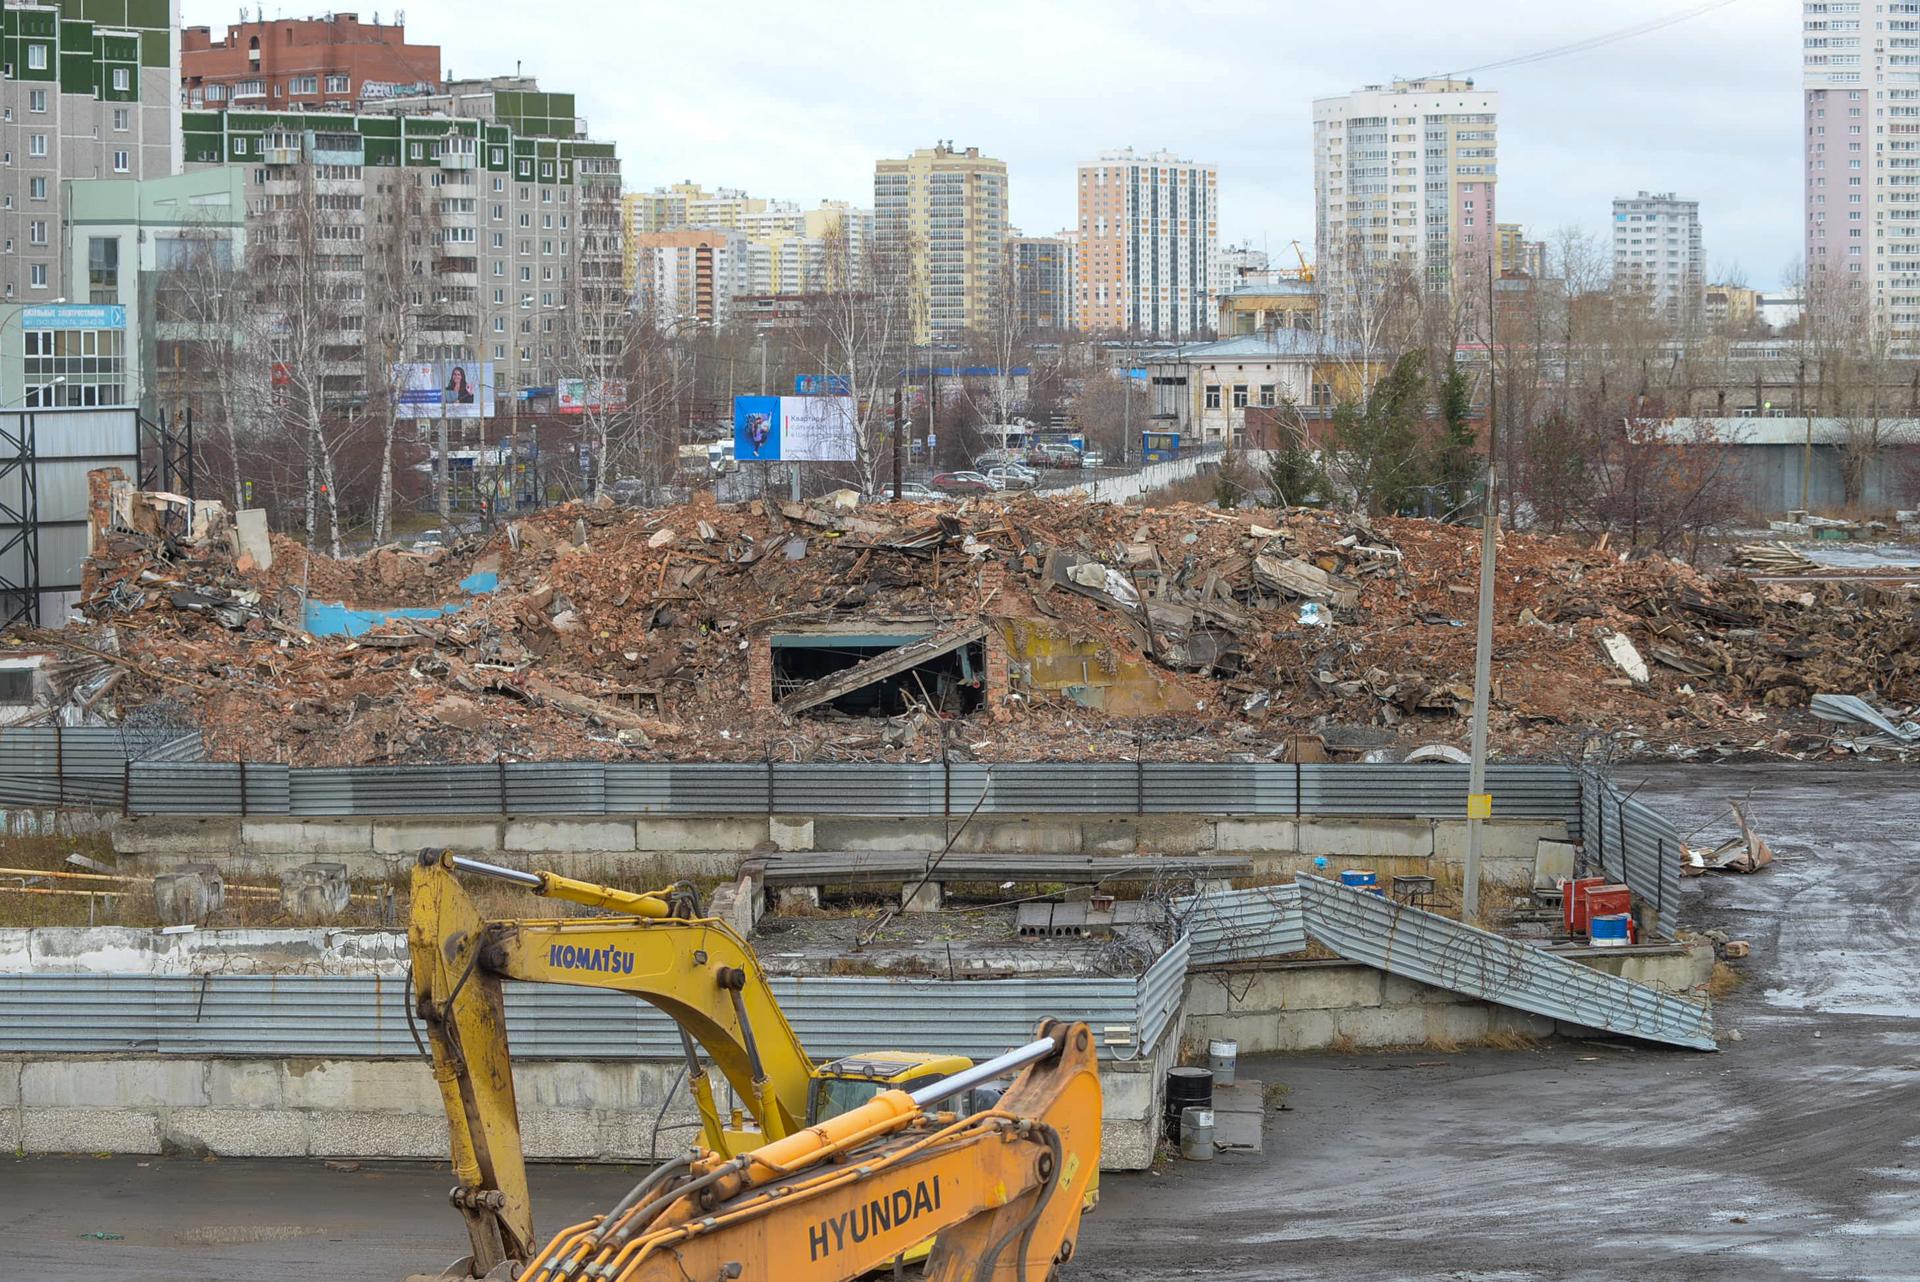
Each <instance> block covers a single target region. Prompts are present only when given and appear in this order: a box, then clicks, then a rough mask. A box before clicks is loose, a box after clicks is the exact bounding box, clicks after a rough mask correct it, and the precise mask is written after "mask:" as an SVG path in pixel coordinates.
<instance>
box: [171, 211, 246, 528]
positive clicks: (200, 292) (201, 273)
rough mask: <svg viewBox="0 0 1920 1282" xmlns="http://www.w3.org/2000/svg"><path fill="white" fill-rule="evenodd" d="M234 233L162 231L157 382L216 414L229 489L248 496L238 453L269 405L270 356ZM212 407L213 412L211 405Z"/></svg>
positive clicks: (236, 497)
mask: <svg viewBox="0 0 1920 1282" xmlns="http://www.w3.org/2000/svg"><path fill="white" fill-rule="evenodd" d="M235 251H236V246H235V245H234V242H233V239H232V237H231V234H230V233H229V232H228V231H227V230H226V229H225V228H216V227H213V226H211V225H209V226H206V227H203V228H196V227H189V228H187V229H185V230H184V231H183V232H181V233H180V234H179V235H176V236H168V237H163V238H162V239H161V241H160V244H159V245H158V246H157V253H156V258H157V259H158V268H159V270H158V274H157V278H156V280H155V282H154V311H155V325H156V335H155V338H156V345H157V347H158V348H159V349H160V350H161V351H163V352H165V353H166V354H167V356H168V357H169V358H170V359H168V360H167V361H166V362H165V366H164V369H163V370H162V371H161V373H162V375H163V376H162V377H161V378H160V380H159V381H160V382H161V383H162V384H163V386H164V387H165V390H166V391H167V392H168V393H170V395H171V398H172V400H173V403H174V404H175V405H188V406H194V407H195V408H196V410H197V412H198V413H199V414H200V415H201V416H203V418H202V421H205V419H206V418H211V419H212V420H213V421H212V424H211V425H212V426H213V427H215V428H217V429H218V431H219V432H220V434H221V437H222V439H223V441H224V444H225V447H226V454H227V458H226V464H227V469H228V477H227V492H228V494H229V495H230V497H231V500H232V503H233V505H234V506H235V507H236V508H238V507H241V506H243V505H244V504H245V503H246V487H245V481H244V478H243V476H242V472H241V459H242V458H243V457H245V456H246V455H247V453H248V450H247V444H246V442H247V437H248V435H249V434H250V433H251V432H252V430H253V429H252V426H251V425H252V424H253V423H254V422H255V421H256V420H257V419H258V418H259V417H260V416H261V412H262V411H263V409H264V408H265V407H266V404H267V398H266V391H267V388H266V378H265V370H266V368H267V363H266V360H265V354H264V351H263V341H262V340H263V335H262V333H261V330H260V326H259V324H258V319H259V318H258V316H257V314H256V313H255V310H254V308H253V307H252V305H251V304H252V298H251V296H250V292H249V288H248V282H247V276H246V273H245V272H244V271H243V270H242V268H243V267H244V263H243V262H242V261H241V260H240V256H239V255H238V254H237V253H236V252H235ZM209 409H210V410H211V411H212V413H211V414H208V413H207V411H208V410H209Z"/></svg>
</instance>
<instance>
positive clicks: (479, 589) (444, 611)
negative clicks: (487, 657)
mask: <svg viewBox="0 0 1920 1282" xmlns="http://www.w3.org/2000/svg"><path fill="white" fill-rule="evenodd" d="M460 588H461V590H462V591H463V592H465V593H467V594H468V595H469V596H482V595H485V594H486V593H489V592H497V591H499V590H500V576H499V575H498V574H496V573H494V572H493V571H491V570H482V571H479V572H476V573H474V574H469V575H468V576H467V577H466V578H464V579H462V580H460ZM465 604H466V603H465V602H464V601H449V602H447V603H446V604H445V605H427V606H417V605H404V606H390V607H384V608H380V609H372V610H362V609H357V608H355V607H353V606H350V605H346V604H343V603H342V602H339V601H308V602H307V604H306V608H305V609H304V610H302V611H301V616H300V622H301V624H302V626H304V627H305V628H306V630H307V631H308V632H309V633H311V634H312V635H314V636H316V637H357V636H359V635H361V634H362V633H365V632H370V631H372V630H373V629H374V628H377V627H379V626H380V625H381V624H383V623H385V622H387V621H388V620H390V619H437V618H440V617H441V616H443V615H448V614H453V613H456V612H457V611H458V610H459V609H460V607H461V606H463V605H465Z"/></svg>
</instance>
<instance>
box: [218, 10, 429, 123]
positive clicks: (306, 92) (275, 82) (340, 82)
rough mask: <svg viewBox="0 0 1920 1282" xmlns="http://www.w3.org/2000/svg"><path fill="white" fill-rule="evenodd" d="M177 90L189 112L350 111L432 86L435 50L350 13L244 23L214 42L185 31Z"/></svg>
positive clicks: (396, 27)
mask: <svg viewBox="0 0 1920 1282" xmlns="http://www.w3.org/2000/svg"><path fill="white" fill-rule="evenodd" d="M180 86H181V89H182V90H183V92H184V93H185V95H186V103H185V105H186V106H187V108H188V109H189V110H198V109H201V108H205V109H207V110H211V111H219V110H223V109H225V108H229V107H231V108H238V109H241V110H254V111H262V110H270V111H352V110H354V109H355V108H356V106H357V105H358V104H360V103H362V102H372V101H378V100H380V99H384V98H393V97H402V96H407V95H410V94H420V93H427V92H431V91H433V90H436V89H438V88H439V87H440V46H439V45H416V44H408V43H407V29H406V27H405V26H404V25H402V24H400V23H392V24H386V23H379V22H362V21H360V17H359V15H358V14H352V13H334V14H329V15H327V16H326V17H324V18H276V19H273V20H272V21H267V22H243V23H239V24H236V25H233V26H229V27H228V28H227V34H226V38H225V39H224V40H220V41H218V42H216V41H215V40H214V38H213V29H212V28H211V27H186V28H183V29H182V30H181V32H180Z"/></svg>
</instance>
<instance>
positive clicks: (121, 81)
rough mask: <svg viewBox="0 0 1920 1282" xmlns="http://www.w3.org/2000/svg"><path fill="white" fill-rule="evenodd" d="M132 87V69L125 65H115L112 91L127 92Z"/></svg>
mask: <svg viewBox="0 0 1920 1282" xmlns="http://www.w3.org/2000/svg"><path fill="white" fill-rule="evenodd" d="M132 89H133V72H132V70H131V69H129V68H127V67H115V68H114V69H113V91H114V92H115V93H127V92H130V91H131V90H132Z"/></svg>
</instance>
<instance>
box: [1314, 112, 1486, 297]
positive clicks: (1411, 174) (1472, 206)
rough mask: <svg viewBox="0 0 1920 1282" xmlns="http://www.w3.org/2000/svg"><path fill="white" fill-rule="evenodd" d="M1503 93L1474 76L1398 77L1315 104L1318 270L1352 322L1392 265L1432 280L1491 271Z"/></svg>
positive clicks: (1438, 284)
mask: <svg viewBox="0 0 1920 1282" xmlns="http://www.w3.org/2000/svg"><path fill="white" fill-rule="evenodd" d="M1499 113H1500V95H1499V94H1498V93H1495V92H1493V91H1491V90H1487V89H1481V88H1478V87H1477V86H1475V84H1474V83H1473V81H1471V80H1454V79H1424V80H1395V81H1393V82H1392V83H1390V84H1382V85H1368V86H1366V87H1365V88H1363V89H1360V90H1358V91H1356V92H1354V93H1348V94H1340V95H1338V96H1335V97H1330V98H1317V99H1315V100H1314V103H1313V194H1314V238H1315V250H1316V263H1315V269H1316V280H1317V282H1318V283H1319V285H1320V286H1321V288H1322V290H1323V291H1324V292H1325V294H1326V299H1327V307H1328V310H1329V313H1330V316H1329V322H1330V324H1332V325H1334V326H1336V327H1338V326H1340V325H1342V324H1343V323H1345V319H1346V316H1347V313H1349V312H1350V311H1351V310H1352V309H1353V308H1354V307H1356V306H1358V305H1359V304H1360V303H1361V302H1362V301H1363V298H1362V296H1363V295H1365V294H1367V293H1368V292H1370V291H1371V290H1373V289H1375V288H1377V287H1378V286H1377V282H1378V281H1379V279H1380V277H1381V276H1382V275H1383V274H1385V273H1387V272H1389V271H1412V272H1414V273H1416V275H1417V277H1418V279H1419V280H1420V281H1421V282H1422V283H1423V284H1424V286H1425V287H1426V288H1429V289H1443V290H1444V289H1451V288H1452V287H1453V285H1454V283H1455V282H1456V281H1457V280H1458V279H1460V275H1461V273H1462V272H1465V271H1470V272H1473V273H1475V274H1476V275H1477V276H1478V275H1484V274H1485V272H1486V269H1487V264H1488V259H1489V257H1490V256H1491V255H1492V253H1493V252H1494V234H1495V229H1496V227H1497V214H1498V205H1497V202H1496V200H1495V191H1496V188H1497V187H1498V184H1499V164H1498V157H1499V139H1498V125H1497V121H1498V118H1499Z"/></svg>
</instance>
